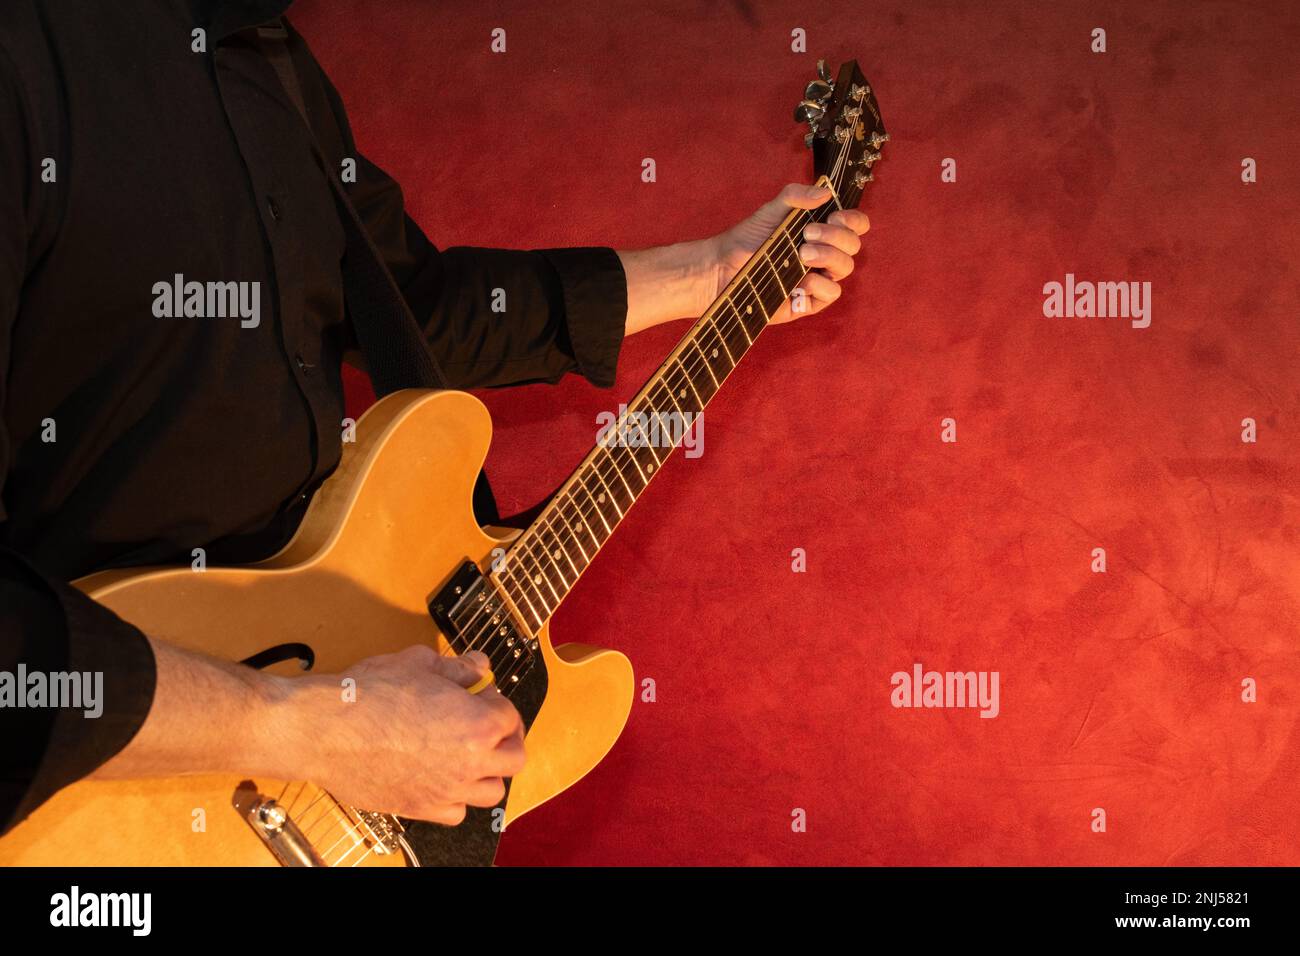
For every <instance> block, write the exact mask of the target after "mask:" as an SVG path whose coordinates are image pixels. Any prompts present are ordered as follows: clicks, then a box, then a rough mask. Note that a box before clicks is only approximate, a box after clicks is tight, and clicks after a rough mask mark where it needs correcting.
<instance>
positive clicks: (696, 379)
mask: <svg viewBox="0 0 1300 956" xmlns="http://www.w3.org/2000/svg"><path fill="white" fill-rule="evenodd" d="M836 208H838V203H836V202H835V201H830V202H827V203H825V204H824V205H823V206H822V207H820V208H819V209H817V210H815V211H812V212H811V213H809V212H801V213H799V214H798V215H797V216H795V217H793V218H792V219H790V220H789V221H788V222H787V223H786V225H784V226H782V227H780V228H777V229H775V230H773V233H772V236H771V238H770V241H769V242H768V243H767V244H766V246H765V248H764V249H763V252H762V254H761V255H757V256H755V257H753V258H752V259H751V261H750V262H749V263H747V265H746V267H745V268H744V269H743V270H742V271H741V273H740V275H739V276H738V278H737V279H736V280H735V281H734V282H733V283H732V285H731V286H730V287H729V290H728V291H727V293H726V294H725V295H722V296H719V297H718V299H717V300H716V301H715V302H714V304H713V305H712V306H711V307H710V308H709V310H708V311H706V312H705V314H704V315H703V316H702V317H701V318H700V319H699V320H698V321H697V322H696V324H695V325H694V326H693V327H692V328H691V329H690V331H689V332H688V333H687V334H686V335H685V336H684V337H683V338H682V340H681V342H680V343H678V346H677V348H676V349H674V351H673V354H672V355H670V356H669V358H668V359H667V360H666V361H665V362H664V364H663V366H661V367H660V369H659V371H658V372H657V373H656V375H655V376H654V377H652V378H651V380H650V381H649V382H647V383H646V385H645V387H644V388H643V389H642V390H641V391H640V392H638V393H637V395H636V396H635V397H634V398H633V399H632V400H631V401H629V402H628V403H627V405H626V406H625V408H624V412H623V414H622V416H621V417H620V418H619V420H618V421H617V422H616V423H615V424H614V425H613V426H611V427H609V428H607V429H605V430H604V431H603V434H602V436H601V438H600V439H599V440H598V441H597V443H596V446H595V447H594V448H593V449H592V451H591V453H590V454H589V455H588V456H587V458H586V459H584V461H583V463H582V464H581V465H580V466H579V467H578V469H577V470H576V471H575V472H574V474H573V475H572V476H571V477H570V479H569V481H568V482H567V483H566V484H565V486H564V487H563V488H561V489H560V491H559V492H558V493H557V494H556V495H555V497H554V499H553V500H552V501H551V502H550V503H548V505H547V506H546V508H545V509H543V511H542V513H541V515H539V516H538V519H537V520H536V521H535V522H534V523H533V525H532V526H531V527H530V528H529V529H528V530H527V531H525V532H524V534H523V535H522V536H521V537H520V538H519V539H518V541H517V542H516V544H515V547H514V548H513V549H512V550H511V557H510V561H511V562H512V563H510V564H509V565H508V567H507V569H506V571H504V572H502V573H501V574H500V575H498V578H497V579H498V581H499V583H501V584H503V585H505V586H506V587H508V589H509V591H508V593H509V594H510V596H511V597H512V599H513V600H514V602H515V606H516V608H517V609H518V610H519V612H520V613H521V614H524V615H525V616H526V617H530V618H531V620H532V622H533V623H534V624H535V625H536V627H540V626H541V625H542V624H543V623H544V622H545V621H546V619H547V618H549V617H550V615H551V614H552V613H553V612H554V611H555V609H556V608H557V607H558V606H559V603H560V601H561V600H563V598H564V596H565V595H566V594H567V593H568V591H569V589H570V588H572V586H573V585H574V584H575V583H576V582H577V580H578V578H579V577H581V575H582V574H583V572H584V571H585V570H586V569H587V567H588V566H589V565H590V564H591V562H592V560H593V559H594V558H595V556H596V553H597V552H598V551H599V550H600V548H601V547H602V546H603V545H604V543H605V542H606V541H607V540H608V539H609V537H610V535H612V534H613V531H614V528H616V527H617V526H618V524H619V522H620V521H622V519H623V517H624V516H625V515H626V514H627V510H628V508H630V507H631V506H632V504H633V503H635V501H636V500H637V498H638V497H639V495H640V494H641V492H643V491H644V490H645V488H646V486H647V485H649V483H650V479H651V478H653V477H654V475H655V474H656V473H657V472H658V471H659V469H660V467H661V466H662V465H663V463H664V462H665V461H666V460H667V458H668V456H669V455H670V454H671V453H672V451H673V449H674V448H676V447H678V446H679V445H680V443H681V440H682V438H684V436H685V433H686V431H687V430H688V429H689V428H690V427H693V426H694V423H695V420H696V419H697V418H698V416H700V415H701V414H702V413H703V411H704V408H705V406H706V405H707V404H708V402H709V400H710V399H712V398H713V396H714V395H715V394H716V393H717V391H718V388H719V387H720V385H721V383H722V381H723V380H724V379H725V378H726V377H727V376H728V375H729V374H730V373H731V371H732V370H733V369H734V368H735V367H736V365H737V363H738V362H739V361H740V359H741V358H743V357H744V356H745V354H746V353H747V352H748V351H749V349H750V348H751V347H752V346H753V344H754V342H755V340H756V339H757V338H758V335H759V333H761V332H762V331H763V329H764V328H765V327H766V326H767V324H768V322H769V321H770V320H771V317H772V315H774V314H775V313H776V312H777V311H778V310H779V309H780V308H781V306H782V304H783V303H784V302H786V301H787V300H788V299H789V297H790V295H791V293H792V292H793V290H794V288H795V287H796V286H797V285H798V284H799V282H801V281H802V280H803V277H804V276H805V275H807V273H808V267H807V266H806V265H805V264H804V262H803V260H802V259H800V258H799V254H798V249H799V243H800V241H801V238H800V236H799V235H797V234H796V233H798V232H799V230H797V229H796V230H795V232H794V233H792V232H791V231H790V229H789V227H792V226H794V224H795V223H801V224H802V223H808V222H816V221H824V220H825V218H826V216H827V215H829V214H830V212H832V211H834V210H835V209H836ZM800 228H801V227H800Z"/></svg>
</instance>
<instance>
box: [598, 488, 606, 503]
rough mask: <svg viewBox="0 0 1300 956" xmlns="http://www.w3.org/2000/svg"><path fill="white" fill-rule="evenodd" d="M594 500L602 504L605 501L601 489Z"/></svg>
mask: <svg viewBox="0 0 1300 956" xmlns="http://www.w3.org/2000/svg"><path fill="white" fill-rule="evenodd" d="M596 501H597V502H599V503H600V504H602V505H603V504H604V503H605V493H604V492H603V491H602V492H601V493H600V494H598V495H597V496H596Z"/></svg>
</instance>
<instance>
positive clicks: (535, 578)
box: [533, 574, 542, 584]
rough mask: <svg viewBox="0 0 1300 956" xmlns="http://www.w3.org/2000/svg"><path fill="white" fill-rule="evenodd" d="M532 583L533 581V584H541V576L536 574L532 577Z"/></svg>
mask: <svg viewBox="0 0 1300 956" xmlns="http://www.w3.org/2000/svg"><path fill="white" fill-rule="evenodd" d="M533 583H534V584H541V583H542V576H541V575H540V574H539V575H537V576H536V577H534V578H533Z"/></svg>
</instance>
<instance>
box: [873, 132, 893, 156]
mask: <svg viewBox="0 0 1300 956" xmlns="http://www.w3.org/2000/svg"><path fill="white" fill-rule="evenodd" d="M888 142H889V134H888V133H880V132H875V133H872V134H871V148H872V149H879V148H880V144H881V143H888ZM877 158H879V154H877Z"/></svg>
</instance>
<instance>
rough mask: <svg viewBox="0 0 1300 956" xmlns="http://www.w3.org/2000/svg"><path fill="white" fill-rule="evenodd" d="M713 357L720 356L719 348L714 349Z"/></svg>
mask: <svg viewBox="0 0 1300 956" xmlns="http://www.w3.org/2000/svg"><path fill="white" fill-rule="evenodd" d="M713 357H714V358H717V357H718V350H717V349H714V350H713Z"/></svg>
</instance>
